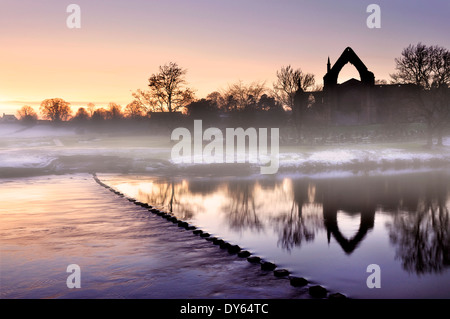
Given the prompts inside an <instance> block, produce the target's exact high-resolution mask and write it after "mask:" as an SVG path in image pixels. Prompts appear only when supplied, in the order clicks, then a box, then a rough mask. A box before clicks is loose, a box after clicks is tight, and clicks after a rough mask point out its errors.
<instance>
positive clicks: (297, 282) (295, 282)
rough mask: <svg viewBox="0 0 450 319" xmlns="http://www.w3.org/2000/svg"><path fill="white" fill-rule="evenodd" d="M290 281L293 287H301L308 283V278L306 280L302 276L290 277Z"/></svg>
mask: <svg viewBox="0 0 450 319" xmlns="http://www.w3.org/2000/svg"><path fill="white" fill-rule="evenodd" d="M290 283H291V286H294V287H303V286H306V285H307V284H308V280H306V279H305V278H302V277H291V278H290Z"/></svg>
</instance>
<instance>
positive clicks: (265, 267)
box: [261, 261, 277, 271]
mask: <svg viewBox="0 0 450 319" xmlns="http://www.w3.org/2000/svg"><path fill="white" fill-rule="evenodd" d="M275 268H277V265H275V264H274V263H271V262H268V261H265V262H263V263H261V269H262V270H270V271H272V270H274V269H275Z"/></svg>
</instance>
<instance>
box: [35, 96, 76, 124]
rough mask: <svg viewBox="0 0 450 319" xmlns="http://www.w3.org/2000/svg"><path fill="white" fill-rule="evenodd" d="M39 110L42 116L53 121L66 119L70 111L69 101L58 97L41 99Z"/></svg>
mask: <svg viewBox="0 0 450 319" xmlns="http://www.w3.org/2000/svg"><path fill="white" fill-rule="evenodd" d="M40 111H41V113H42V116H43V117H44V118H46V119H49V120H51V121H53V122H61V121H66V120H68V119H69V117H70V115H71V113H72V110H71V109H70V103H68V102H66V101H64V100H63V99H60V98H53V99H46V100H44V101H42V103H41V107H40Z"/></svg>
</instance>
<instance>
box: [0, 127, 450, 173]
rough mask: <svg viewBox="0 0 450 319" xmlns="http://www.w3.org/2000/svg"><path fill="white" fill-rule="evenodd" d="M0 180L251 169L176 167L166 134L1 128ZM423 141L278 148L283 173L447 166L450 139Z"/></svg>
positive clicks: (251, 169) (248, 169)
mask: <svg viewBox="0 0 450 319" xmlns="http://www.w3.org/2000/svg"><path fill="white" fill-rule="evenodd" d="M0 131H1V133H2V137H3V138H2V140H1V141H0V177H26V176H39V175H48V174H67V173H93V172H100V173H101V172H105V173H129V174H148V173H151V174H156V175H160V176H172V175H186V176H188V175H190V176H196V175H200V176H251V175H255V174H258V175H259V174H260V166H261V165H262V164H261V163H255V164H248V163H244V164H176V163H174V162H173V161H172V159H171V148H172V146H173V145H174V143H173V142H171V141H170V135H151V136H150V135H149V136H147V135H126V136H122V135H119V134H116V135H114V134H88V133H80V132H79V131H76V130H69V129H66V128H51V127H31V128H23V127H21V126H17V125H11V126H7V125H6V126H5V125H2V126H1V127H0ZM424 145H425V144H424V141H422V140H415V141H411V140H410V141H405V142H391V143H387V142H383V143H377V144H367V143H365V144H349V143H347V144H345V143H342V144H339V143H336V144H331V145H282V146H281V147H280V154H279V165H278V166H279V169H278V173H281V174H323V173H327V172H331V173H333V174H334V173H342V172H350V173H352V174H353V173H374V172H378V173H380V174H383V173H385V172H388V171H392V170H405V169H414V170H418V169H427V168H432V169H436V168H448V167H450V137H446V138H445V139H444V145H443V146H439V147H438V146H434V147H433V148H431V149H428V148H426V147H425V146H424Z"/></svg>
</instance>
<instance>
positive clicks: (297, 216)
mask: <svg viewBox="0 0 450 319" xmlns="http://www.w3.org/2000/svg"><path fill="white" fill-rule="evenodd" d="M299 188H302V189H303V190H304V187H303V185H297V190H298V189H299ZM306 193H307V194H308V197H307V202H305V203H304V201H306V198H304V197H303V195H305V194H306ZM315 193H316V186H315V185H314V184H308V188H307V191H305V190H304V191H303V192H302V191H300V192H296V193H295V195H294V199H293V201H292V207H291V210H290V211H289V212H287V213H282V214H279V215H277V216H275V217H273V218H272V222H273V225H274V228H275V230H276V231H277V232H278V234H279V239H278V244H279V245H281V247H282V248H283V249H286V250H288V251H290V250H292V248H293V247H295V246H301V244H302V243H303V242H304V241H306V242H308V241H313V240H314V238H315V235H316V233H317V232H318V231H319V230H320V229H323V218H322V210H323V207H322V205H321V204H319V203H315Z"/></svg>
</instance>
